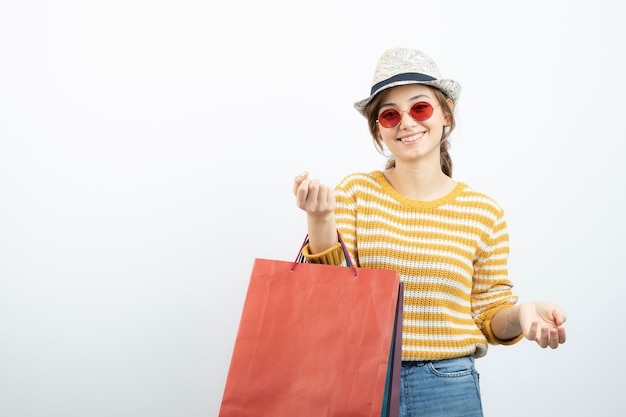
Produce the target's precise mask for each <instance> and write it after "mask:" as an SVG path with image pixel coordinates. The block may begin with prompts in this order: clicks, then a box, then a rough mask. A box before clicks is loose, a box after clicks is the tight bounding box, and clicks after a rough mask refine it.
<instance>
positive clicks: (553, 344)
mask: <svg viewBox="0 0 626 417" xmlns="http://www.w3.org/2000/svg"><path fill="white" fill-rule="evenodd" d="M549 337H550V341H549V344H550V349H556V348H558V347H559V330H558V329H556V328H555V329H550V336H549Z"/></svg>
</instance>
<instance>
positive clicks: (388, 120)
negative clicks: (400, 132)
mask: <svg viewBox="0 0 626 417" xmlns="http://www.w3.org/2000/svg"><path fill="white" fill-rule="evenodd" d="M400 119H401V117H400V113H398V112H397V111H396V110H391V109H389V110H385V111H384V112H382V113H381V114H380V115H378V123H380V124H381V125H382V126H383V127H386V128H390V127H394V126H397V125H398V123H400Z"/></svg>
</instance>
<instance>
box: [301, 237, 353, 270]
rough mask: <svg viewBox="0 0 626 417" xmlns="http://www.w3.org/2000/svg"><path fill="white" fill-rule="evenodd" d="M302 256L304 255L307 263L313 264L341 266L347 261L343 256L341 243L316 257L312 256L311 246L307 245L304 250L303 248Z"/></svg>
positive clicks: (315, 255)
mask: <svg viewBox="0 0 626 417" xmlns="http://www.w3.org/2000/svg"><path fill="white" fill-rule="evenodd" d="M302 255H304V257H305V259H306V261H307V262H308V263H311V264H325V265H336V266H339V265H341V264H343V262H344V260H345V257H344V255H343V248H342V247H341V243H339V242H337V244H336V245H334V246H331V247H330V248H328V249H326V250H325V251H323V252H320V253H316V254H314V255H311V254H310V253H309V244H308V243H307V244H306V245H305V246H304V248H302Z"/></svg>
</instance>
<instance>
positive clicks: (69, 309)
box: [0, 0, 626, 417]
mask: <svg viewBox="0 0 626 417" xmlns="http://www.w3.org/2000/svg"><path fill="white" fill-rule="evenodd" d="M625 19H626V6H625V4H624V2H623V1H608V0H606V1H605V0H598V1H593V2H586V1H585V2H583V1H518V2H515V3H513V2H502V1H488V2H480V1H478V2H470V1H428V2H424V1H419V0H413V1H396V2H387V1H382V0H378V1H369V0H368V1H358V2H355V3H354V4H351V5H344V4H343V3H342V2H332V1H329V0H318V1H314V2H308V4H301V2H294V1H287V0H269V1H254V0H245V1H232V2H214V3H211V2H207V1H199V0H197V1H195V0H177V1H173V0H156V1H147V0H107V1H104V0H96V1H88V2H86V1H80V0H58V1H44V0H39V1H21V0H20V1H17V0H13V1H11V0H8V1H7V0H4V1H2V3H0V416H2V417H32V416H46V417H48V416H63V417H70V416H81V417H83V416H90V417H101V416H116V417H122V416H124V417H125V416H133V417H135V416H150V417H160V416H168V417H169V416H176V417H181V416H182V417H195V416H198V417H200V416H216V415H217V412H218V409H219V405H220V401H221V396H222V392H223V388H224V383H225V380H226V375H227V371H228V366H229V361H230V356H231V353H232V348H233V344H234V338H235V335H236V330H237V325H238V320H239V317H240V313H241V308H242V305H243V299H244V296H245V291H246V287H247V282H248V279H249V273H250V270H251V266H252V261H253V259H254V258H256V257H259V258H272V259H282V260H292V259H294V258H295V255H296V252H297V250H298V248H299V245H300V243H301V241H302V239H303V237H304V234H305V218H304V213H302V212H301V211H299V210H298V209H297V207H296V205H295V202H294V199H293V196H292V194H291V186H292V180H293V177H294V176H295V175H297V174H299V173H300V172H302V171H304V170H309V171H310V172H311V174H312V175H313V176H315V177H318V178H320V179H321V180H322V181H323V182H325V183H327V184H329V185H334V184H335V183H336V182H338V181H339V180H340V179H341V178H342V177H343V176H344V175H346V174H348V173H351V172H353V171H361V170H363V171H370V170H374V169H380V168H381V167H382V166H383V164H384V159H383V157H382V156H380V155H378V154H377V152H376V151H375V149H374V147H373V145H372V143H371V139H370V137H369V134H368V131H367V127H366V122H365V119H363V118H362V117H361V116H360V115H358V113H357V112H356V111H354V109H353V108H352V103H353V102H354V101H356V100H359V99H361V98H364V97H365V96H366V95H367V94H368V92H369V86H370V81H371V77H372V73H373V70H374V67H375V64H376V61H377V60H378V57H379V56H380V54H381V53H382V52H383V51H384V50H385V49H387V48H389V47H393V46H408V47H415V48H418V49H422V50H424V51H426V52H427V53H429V54H430V55H431V56H432V57H433V58H434V59H435V60H436V61H437V63H438V64H439V66H440V68H441V70H442V72H443V75H444V76H446V77H451V78H455V79H457V80H458V81H460V82H461V84H462V85H463V93H462V96H461V100H460V103H459V106H458V108H457V110H458V113H457V115H458V116H457V117H458V127H457V130H456V131H455V132H454V134H453V137H452V148H451V153H452V157H453V160H454V163H455V171H454V177H455V178H456V179H457V180H461V181H464V182H466V183H468V184H470V185H471V186H472V187H474V188H476V189H478V190H481V191H483V192H486V193H488V194H490V195H492V196H493V197H494V198H496V199H497V200H498V201H499V202H500V204H501V205H502V206H503V207H504V208H505V211H506V213H507V219H508V222H509V229H510V230H509V232H510V234H511V258H510V274H511V278H512V279H513V280H514V281H515V283H516V288H515V289H516V291H517V293H518V294H519V296H520V298H521V301H531V300H535V299H549V300H552V301H555V302H557V303H559V304H560V305H561V306H562V307H563V308H564V309H565V310H566V312H567V313H568V317H569V321H568V338H569V339H568V342H567V343H566V344H565V345H563V346H562V347H561V348H559V349H558V350H556V351H551V350H549V349H548V350H542V349H540V348H539V347H537V346H536V345H534V344H533V343H530V342H528V341H522V342H520V343H519V344H518V345H515V346H513V347H502V346H495V347H492V348H491V349H490V351H489V354H488V355H487V357H486V358H484V359H480V360H479V361H478V362H477V366H478V369H479V371H480V372H481V384H482V394H483V400H484V408H485V413H486V415H487V416H503V415H507V416H522V415H531V414H532V415H538V416H544V415H545V416H583V415H602V416H617V415H623V414H621V413H623V410H624V407H625V406H626V405H625V397H624V395H623V394H624V392H623V384H621V383H620V382H619V381H620V378H621V376H622V375H623V374H624V372H625V371H626V365H625V363H626V362H624V360H623V346H624V343H625V336H624V331H623V322H624V319H623V307H622V303H623V301H624V295H625V285H624V278H625V276H624V268H623V263H622V260H623V258H624V234H625V233H626V226H625V222H624V219H623V216H624V214H625V213H626V203H624V199H623V197H622V193H623V192H624V190H625V184H624V183H625V179H626V168H625V164H626V149H625V148H626V147H625V145H624V142H625V139H626V138H625V136H626V135H625V133H624V126H623V125H624V110H625V106H624V93H626V82H625V81H624V79H625V74H626V47H625V45H626V43H625V40H626V25H625V24H624V21H625ZM614 378H616V382H611V381H613V379H614ZM620 410H621V413H620Z"/></svg>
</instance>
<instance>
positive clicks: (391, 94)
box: [377, 84, 449, 166]
mask: <svg viewBox="0 0 626 417" xmlns="http://www.w3.org/2000/svg"><path fill="white" fill-rule="evenodd" d="M416 103H427V104H426V105H418V106H417V107H414V110H415V111H417V113H414V114H415V116H416V118H417V119H421V118H423V117H424V116H427V115H428V112H429V109H428V107H429V106H428V105H430V106H432V114H431V115H430V117H428V118H427V119H426V120H415V119H414V118H413V117H412V116H411V114H410V112H409V110H410V109H411V108H412V107H413V106H415V104H416ZM390 109H391V110H395V111H397V112H399V113H400V114H399V117H400V119H399V122H398V123H397V125H396V126H391V127H385V126H384V125H386V126H389V125H390V124H393V123H394V122H396V121H397V118H398V116H397V114H396V115H395V119H396V120H394V114H391V115H388V117H387V119H388V120H387V122H385V121H384V120H382V119H384V118H385V117H383V116H385V114H384V113H385V112H386V111H387V110H390ZM420 110H423V111H425V112H426V113H425V114H424V113H422V114H420ZM378 120H379V121H378V123H377V125H378V132H379V133H380V138H381V139H382V141H383V143H384V144H385V146H386V147H387V149H389V151H390V152H391V153H392V154H393V155H394V157H395V159H396V164H397V163H402V162H407V163H411V162H417V161H425V160H430V159H431V158H432V159H433V162H435V160H436V162H437V166H439V146H440V142H441V137H442V135H443V128H444V126H447V125H448V124H449V120H448V117H447V115H445V114H444V112H443V110H442V108H441V105H440V104H439V102H438V101H437V99H436V97H435V95H434V94H433V91H432V90H431V88H430V87H427V86H425V85H421V84H408V85H401V86H397V87H392V88H390V89H389V90H388V91H387V92H386V93H385V96H384V98H383V100H382V101H381V106H380V109H379V110H378Z"/></svg>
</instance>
